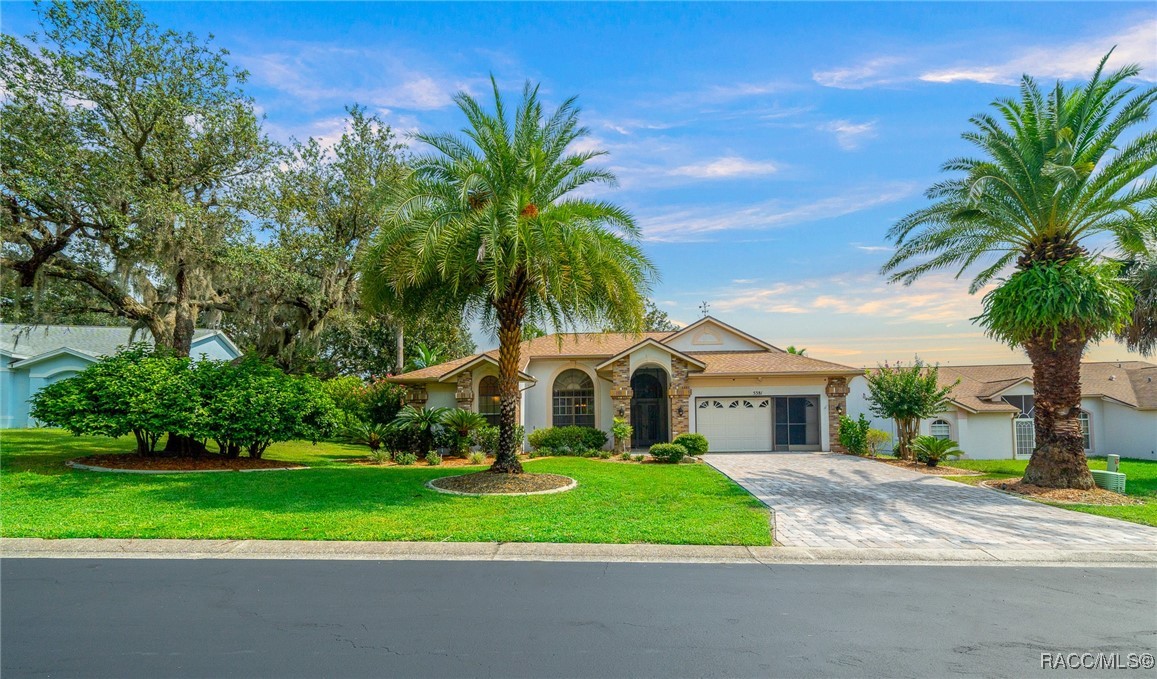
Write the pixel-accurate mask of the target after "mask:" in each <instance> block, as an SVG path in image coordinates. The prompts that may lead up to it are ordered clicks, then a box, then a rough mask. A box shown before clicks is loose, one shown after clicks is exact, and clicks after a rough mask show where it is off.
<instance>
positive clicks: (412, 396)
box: [406, 384, 430, 408]
mask: <svg viewBox="0 0 1157 679" xmlns="http://www.w3.org/2000/svg"><path fill="white" fill-rule="evenodd" d="M429 399H430V397H429V394H427V393H426V385H424V384H417V385H414V386H412V387H410V390H409V392H408V393H407V394H406V403H412V404H413V405H414V406H416V407H418V408H425V407H426V401H428V400H429Z"/></svg>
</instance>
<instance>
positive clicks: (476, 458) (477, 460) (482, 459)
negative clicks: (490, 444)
mask: <svg viewBox="0 0 1157 679" xmlns="http://www.w3.org/2000/svg"><path fill="white" fill-rule="evenodd" d="M467 459H468V460H469V462H470V464H486V453H483V452H473V453H470V457H469V458H467Z"/></svg>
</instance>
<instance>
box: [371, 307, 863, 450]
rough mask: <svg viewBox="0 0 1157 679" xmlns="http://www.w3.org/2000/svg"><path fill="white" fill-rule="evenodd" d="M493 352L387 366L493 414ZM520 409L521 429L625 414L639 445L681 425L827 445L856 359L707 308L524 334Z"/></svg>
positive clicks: (715, 441) (730, 445) (446, 398)
mask: <svg viewBox="0 0 1157 679" xmlns="http://www.w3.org/2000/svg"><path fill="white" fill-rule="evenodd" d="M497 359H498V352H497V350H493V351H488V352H485V353H481V354H475V355H473V356H467V357H465V358H461V359H458V360H455V361H450V362H447V363H442V364H440V365H436V366H431V367H428V368H424V369H422V370H417V371H414V372H409V373H406V374H403V375H398V376H396V377H393V378H391V379H392V380H393V381H395V382H399V383H402V384H405V385H407V386H408V387H409V389H410V393H409V400H410V402H412V403H414V404H416V405H418V404H420V405H423V406H426V407H448V408H453V407H458V408H467V409H470V410H473V411H476V412H479V413H481V414H482V415H484V416H485V417H487V418H488V419H490V420H491V421H492V422H495V423H496V422H497V421H498V380H497V378H496V375H497V373H498V362H497ZM521 370H522V372H521V386H522V398H521V401H520V408H519V419H520V422H521V423H522V424H523V426H525V427H526V430H527V432H530V431H533V430H535V429H539V428H541V427H551V426H564V425H585V426H591V427H597V428H599V429H602V430H604V431H607V432H609V431H610V428H611V425H612V423H613V420H614V418H615V417H623V418H626V419H627V420H629V421H630V423H631V424H632V426H633V427H634V430H635V434H634V440H633V441H632V444H633V446H634V447H636V448H645V447H648V446H650V445H651V444H653V443H658V442H663V441H670V440H671V439H673V438H674V437H675V436H676V435H678V434H680V433H684V432H699V433H702V434H704V435H706V436H707V438H708V440H709V441H710V442H711V449H712V450H713V451H718V452H724V451H768V452H771V451H789V450H792V451H794V450H831V449H832V448H833V444H835V443H836V435H835V432H836V425H837V423H838V421H839V416H840V414H842V413H844V412H845V409H846V404H845V397H846V396H847V394H848V383H849V380H851V379H852V378H853V377H855V376H857V375H861V374H862V372H863V371H861V370H858V369H856V368H851V367H848V366H845V365H839V364H836V363H830V362H828V361H821V360H817V359H814V358H810V357H806V356H798V355H795V354H789V353H787V352H786V351H783V350H782V349H779V348H777V347H774V346H772V345H770V344H768V343H767V342H765V341H763V340H761V339H759V338H757V337H753V336H752V335H749V334H747V333H745V332H743V331H742V330H739V329H738V328H734V327H732V326H730V325H727V324H726V323H723V322H722V321H719V320H717V319H714V318H711V317H705V318H703V319H701V320H699V321H697V322H695V323H693V324H691V325H689V326H687V327H685V328H683V329H681V330H678V331H676V332H660V333H644V334H641V335H633V334H623V333H580V334H562V335H548V336H546V337H541V338H538V339H535V340H531V341H528V342H524V343H523V344H522V365H521Z"/></svg>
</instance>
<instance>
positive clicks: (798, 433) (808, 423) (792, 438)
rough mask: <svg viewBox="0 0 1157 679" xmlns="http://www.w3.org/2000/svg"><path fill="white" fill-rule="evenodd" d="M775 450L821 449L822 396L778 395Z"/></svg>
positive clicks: (775, 411)
mask: <svg viewBox="0 0 1157 679" xmlns="http://www.w3.org/2000/svg"><path fill="white" fill-rule="evenodd" d="M773 400H774V401H775V410H774V415H773V417H774V422H775V426H774V435H775V438H774V444H775V445H774V448H773V450H785V451H790V450H819V449H820V397H819V396H777V397H775V399H773Z"/></svg>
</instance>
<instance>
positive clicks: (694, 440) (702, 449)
mask: <svg viewBox="0 0 1157 679" xmlns="http://www.w3.org/2000/svg"><path fill="white" fill-rule="evenodd" d="M672 443H678V444H679V445H681V446H683V447H684V448H686V449H687V454H688V455H694V456H699V455H703V454H704V453H706V452H707V437H706V436H704V435H703V434H679V435H678V436H676V437H675V440H674V441H672Z"/></svg>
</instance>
